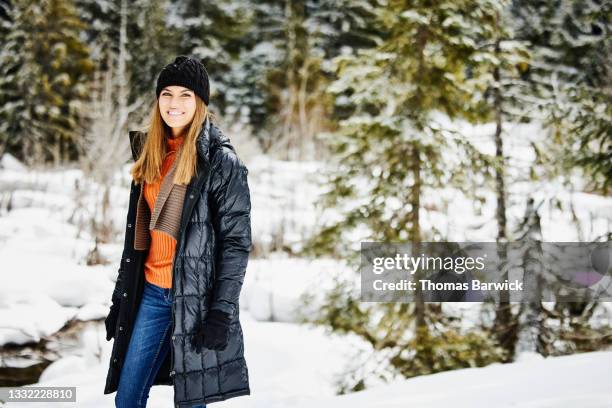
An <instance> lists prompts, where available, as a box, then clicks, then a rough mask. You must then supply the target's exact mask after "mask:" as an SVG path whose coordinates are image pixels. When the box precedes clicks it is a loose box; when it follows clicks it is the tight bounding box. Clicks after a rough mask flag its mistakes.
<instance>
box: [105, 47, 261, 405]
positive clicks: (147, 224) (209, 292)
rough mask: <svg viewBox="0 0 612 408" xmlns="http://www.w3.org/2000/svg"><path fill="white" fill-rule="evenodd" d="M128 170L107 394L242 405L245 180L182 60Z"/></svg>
mask: <svg viewBox="0 0 612 408" xmlns="http://www.w3.org/2000/svg"><path fill="white" fill-rule="evenodd" d="M156 94H157V101H156V103H155V106H154V109H153V110H152V114H151V122H150V126H149V129H148V132H147V133H146V134H145V133H143V132H138V131H132V132H130V144H131V147H132V156H133V158H134V160H135V164H134V165H133V167H132V169H131V174H132V178H133V180H132V185H131V193H130V203H129V208H128V216H127V226H126V232H125V241H124V250H123V255H122V258H121V263H120V267H119V274H118V278H117V282H116V286H115V290H114V291H113V296H112V306H111V308H110V312H109V314H108V317H107V318H106V321H105V324H106V330H107V340H110V339H111V338H113V337H114V338H115V341H114V344H113V351H112V355H111V361H110V365H109V370H108V375H107V380H106V387H105V390H104V393H105V394H109V393H112V392H114V391H117V394H116V396H115V404H116V406H117V407H119V408H122V407H129V408H135V407H144V406H146V402H147V399H148V396H149V390H150V388H151V386H153V385H158V384H165V385H173V387H174V402H175V406H176V407H181V408H182V407H189V408H192V407H205V406H206V405H205V404H206V403H211V402H215V401H222V400H225V399H228V398H232V397H237V396H241V395H249V394H250V389H249V377H248V368H247V365H246V361H245V359H244V345H243V334H242V327H241V325H240V321H239V304H238V300H239V295H240V290H241V288H242V283H243V280H244V274H245V270H246V266H247V262H248V256H249V252H250V249H251V218H250V217H251V215H250V213H251V202H250V194H249V187H248V183H247V173H248V171H247V169H246V167H245V166H244V164H243V163H242V161H241V160H240V159H239V158H238V156H237V154H236V152H235V150H234V148H233V147H232V145H231V144H230V141H229V139H228V138H227V137H225V136H224V135H223V134H222V133H221V131H220V130H219V129H218V128H217V127H216V126H215V125H213V124H212V123H211V122H210V119H209V112H208V102H209V81H208V74H207V73H206V69H205V68H204V66H203V65H202V64H201V63H200V62H199V61H198V60H196V59H193V58H190V57H186V56H179V57H177V58H176V59H175V61H174V62H173V63H171V64H169V65H168V66H166V67H164V69H162V71H161V72H160V74H159V76H158V79H157V87H156Z"/></svg>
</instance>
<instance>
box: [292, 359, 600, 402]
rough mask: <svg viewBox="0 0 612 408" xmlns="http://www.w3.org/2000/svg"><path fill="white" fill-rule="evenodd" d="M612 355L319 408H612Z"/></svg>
mask: <svg viewBox="0 0 612 408" xmlns="http://www.w3.org/2000/svg"><path fill="white" fill-rule="evenodd" d="M610 364H612V352H594V353H584V354H578V355H573V356H563V357H553V358H547V359H529V358H527V359H525V360H524V361H518V362H516V363H513V364H491V365H489V366H487V367H482V368H468V369H462V370H454V371H447V372H443V373H437V374H432V375H425V376H420V377H417V378H412V379H408V380H397V381H394V382H392V383H390V384H387V385H384V386H379V387H376V388H374V389H371V390H365V391H361V392H356V393H352V394H347V395H343V396H336V397H322V398H317V399H314V400H311V401H308V402H307V403H304V404H298V405H295V407H296V408H301V407H304V408H305V407H307V406H317V407H319V408H326V407H333V408H344V407H347V408H348V407H351V408H353V407H368V408H396V407H397V408H399V407H406V406H414V407H419V408H442V407H449V406H452V407H453V408H479V407H483V408H489V407H496V408H506V407H507V408H511V407H521V408H576V407H581V408H604V407H610V406H612V387H610V378H609V367H610Z"/></svg>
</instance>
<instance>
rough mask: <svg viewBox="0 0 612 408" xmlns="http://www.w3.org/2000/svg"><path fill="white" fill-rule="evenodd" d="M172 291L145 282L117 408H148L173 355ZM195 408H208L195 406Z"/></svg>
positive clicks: (119, 388)
mask: <svg viewBox="0 0 612 408" xmlns="http://www.w3.org/2000/svg"><path fill="white" fill-rule="evenodd" d="M171 331H172V289H166V288H162V287H159V286H157V285H154V284H152V283H149V282H148V281H146V280H145V284H144V292H143V294H142V300H141V302H140V306H139V308H138V315H137V316H136V323H135V324H134V330H133V332H132V337H131V339H130V344H129V346H128V351H127V355H126V357H125V362H124V364H123V368H122V372H121V376H120V378H119V387H118V389H117V394H116V395H115V406H116V407H117V408H144V407H146V405H147V399H148V398H149V391H150V389H151V386H152V385H153V381H154V380H155V376H156V375H157V372H158V371H159V368H160V367H161V365H162V363H163V362H164V359H165V358H166V356H167V355H168V352H169V351H170V336H171V335H172V333H171ZM193 408H206V405H194V406H193Z"/></svg>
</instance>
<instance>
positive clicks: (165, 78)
mask: <svg viewBox="0 0 612 408" xmlns="http://www.w3.org/2000/svg"><path fill="white" fill-rule="evenodd" d="M170 85H179V86H184V87H185V88H189V89H191V90H192V91H193V92H194V93H195V94H196V95H198V96H199V97H200V98H202V100H203V101H204V103H205V104H206V105H208V99H209V97H210V88H209V83H208V72H206V68H204V65H203V64H202V63H201V62H200V61H198V60H197V59H195V58H192V57H189V56H186V55H179V56H178V57H176V59H175V60H174V62H172V63H170V64H168V65H166V66H165V67H164V68H162V70H161V72H160V73H159V76H158V78H157V87H156V89H155V95H156V96H157V98H158V99H159V94H160V93H161V91H162V89H164V87H166V86H170Z"/></svg>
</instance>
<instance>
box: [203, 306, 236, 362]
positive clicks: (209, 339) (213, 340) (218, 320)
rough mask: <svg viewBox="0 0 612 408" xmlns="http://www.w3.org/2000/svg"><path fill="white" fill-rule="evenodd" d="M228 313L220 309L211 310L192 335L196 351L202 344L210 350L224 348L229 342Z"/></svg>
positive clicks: (229, 319)
mask: <svg viewBox="0 0 612 408" xmlns="http://www.w3.org/2000/svg"><path fill="white" fill-rule="evenodd" d="M231 320H232V319H231V317H230V315H228V314H227V313H225V312H222V311H220V310H211V311H209V312H208V315H207V316H206V320H205V321H204V324H201V325H200V327H199V328H198V330H197V331H196V334H195V336H194V347H195V350H196V352H197V353H199V352H200V349H201V348H202V346H204V347H206V348H207V349H211V350H218V351H221V350H225V348H226V347H227V343H228V342H229V325H230V321H231Z"/></svg>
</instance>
